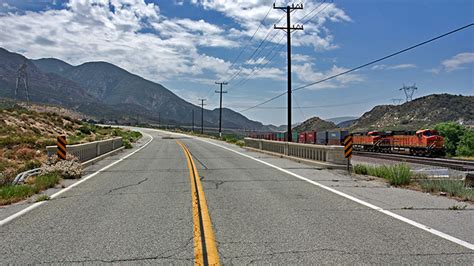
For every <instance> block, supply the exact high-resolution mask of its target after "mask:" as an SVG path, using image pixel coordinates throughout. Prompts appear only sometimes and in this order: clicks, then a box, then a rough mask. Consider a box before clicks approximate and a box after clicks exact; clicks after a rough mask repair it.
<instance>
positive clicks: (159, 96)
mask: <svg viewBox="0 0 474 266" xmlns="http://www.w3.org/2000/svg"><path fill="white" fill-rule="evenodd" d="M58 61H60V60H57V59H54V60H51V59H42V60H41V65H40V67H45V66H48V67H47V68H44V70H45V71H51V70H55V74H57V75H60V76H62V77H64V78H67V79H69V80H71V81H74V82H75V83H77V84H80V85H81V86H82V87H84V88H86V91H87V93H89V94H91V95H92V96H94V97H95V98H96V99H98V100H99V101H100V102H103V103H106V104H108V105H112V106H114V107H115V108H119V107H120V106H124V105H128V107H127V108H124V109H128V110H130V109H131V110H141V111H140V113H148V115H147V117H149V116H150V115H151V116H154V118H153V119H152V120H154V121H155V122H157V120H159V121H160V122H161V123H168V124H181V125H191V124H192V121H191V120H192V113H193V111H194V114H195V125H197V124H200V121H201V120H200V119H199V117H198V114H200V113H201V108H200V107H198V106H196V105H193V104H191V103H189V102H187V101H185V100H183V99H182V98H180V97H179V96H177V95H176V94H174V93H173V92H171V91H170V90H168V89H167V88H165V87H164V86H162V85H160V84H158V83H154V82H152V81H149V80H146V79H144V78H142V77H140V76H138V75H135V74H132V73H130V72H128V71H126V70H125V69H122V68H120V67H118V66H115V65H113V64H110V63H107V62H88V63H84V64H82V65H79V66H74V67H71V68H67V67H65V65H64V64H61V63H59V62H58ZM46 62H48V63H49V64H46ZM61 68H62V69H61ZM65 68H66V69H65ZM63 69H64V70H63ZM124 111H126V110H124ZM222 113H223V121H222V124H223V127H224V128H249V129H261V128H262V127H263V125H262V124H261V123H259V122H256V121H252V120H249V119H248V118H246V117H245V116H242V115H240V114H238V113H236V112H234V111H232V110H230V109H223V110H222ZM158 117H159V118H158ZM204 123H205V126H207V127H209V126H211V127H217V126H218V123H219V112H218V109H216V110H207V109H205V110H204Z"/></svg>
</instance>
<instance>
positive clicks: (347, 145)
mask: <svg viewBox="0 0 474 266" xmlns="http://www.w3.org/2000/svg"><path fill="white" fill-rule="evenodd" d="M344 157H345V158H346V159H347V172H349V174H351V158H352V135H349V136H347V137H346V138H344Z"/></svg>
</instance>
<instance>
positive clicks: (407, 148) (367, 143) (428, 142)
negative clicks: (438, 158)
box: [353, 129, 445, 156]
mask: <svg viewBox="0 0 474 266" xmlns="http://www.w3.org/2000/svg"><path fill="white" fill-rule="evenodd" d="M353 143H354V146H353V147H354V150H360V151H371V152H388V153H392V152H394V153H408V154H412V155H427V156H435V155H444V154H445V147H444V138H443V137H441V136H439V135H438V132H437V131H436V130H430V129H423V130H418V131H416V132H407V131H387V132H378V131H370V132H368V133H354V136H353Z"/></svg>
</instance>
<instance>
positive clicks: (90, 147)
mask: <svg viewBox="0 0 474 266" xmlns="http://www.w3.org/2000/svg"><path fill="white" fill-rule="evenodd" d="M122 146H123V140H122V138H121V137H117V138H112V139H106V140H99V141H94V142H89V143H84V144H76V145H66V149H67V153H70V154H72V155H74V156H76V157H77V158H79V161H81V162H85V161H89V160H91V159H94V158H96V157H99V156H101V155H103V154H106V153H108V152H111V151H113V150H116V149H118V148H120V147H122ZM56 150H57V147H56V146H47V147H46V152H47V153H48V157H50V156H53V155H54V154H56Z"/></svg>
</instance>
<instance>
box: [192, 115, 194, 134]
mask: <svg viewBox="0 0 474 266" xmlns="http://www.w3.org/2000/svg"><path fill="white" fill-rule="evenodd" d="M192 111H193V112H192V119H193V121H192V132H194V109H193V110H192Z"/></svg>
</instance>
